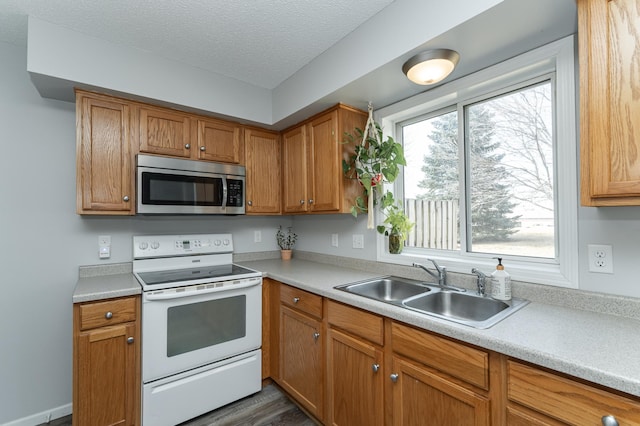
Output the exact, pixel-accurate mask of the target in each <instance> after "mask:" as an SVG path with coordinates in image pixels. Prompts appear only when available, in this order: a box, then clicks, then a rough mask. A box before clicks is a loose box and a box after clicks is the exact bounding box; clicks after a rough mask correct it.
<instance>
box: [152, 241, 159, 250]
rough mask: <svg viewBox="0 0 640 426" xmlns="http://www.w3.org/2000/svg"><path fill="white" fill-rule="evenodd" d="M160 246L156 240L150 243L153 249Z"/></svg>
mask: <svg viewBox="0 0 640 426" xmlns="http://www.w3.org/2000/svg"><path fill="white" fill-rule="evenodd" d="M159 247H160V243H159V242H157V241H154V242H152V243H151V248H152V249H154V250H157V249H158V248H159Z"/></svg>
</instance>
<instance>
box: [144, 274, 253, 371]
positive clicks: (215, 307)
mask: <svg viewBox="0 0 640 426" xmlns="http://www.w3.org/2000/svg"><path fill="white" fill-rule="evenodd" d="M242 285H245V286H246V287H243V288H238V287H232V289H227V288H224V289H218V288H209V286H199V287H200V288H202V290H196V291H184V292H180V291H175V289H173V290H171V289H170V290H168V291H163V292H147V293H143V304H142V379H143V382H144V383H148V382H151V381H153V380H157V379H160V378H163V377H167V376H169V375H172V374H176V373H179V372H182V371H185V370H189V369H192V368H196V367H200V366H203V365H207V364H210V363H213V362H215V361H219V360H222V359H225V358H229V357H231V356H234V355H238V354H242V353H245V352H248V351H251V350H254V349H258V348H259V347H260V345H261V340H262V278H255V279H251V280H246V281H245V283H243V284H242ZM219 290H222V291H219Z"/></svg>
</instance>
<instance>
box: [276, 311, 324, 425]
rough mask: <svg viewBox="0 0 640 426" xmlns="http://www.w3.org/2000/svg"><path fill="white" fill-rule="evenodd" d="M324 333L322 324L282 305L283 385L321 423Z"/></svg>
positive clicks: (281, 360) (281, 362) (281, 353)
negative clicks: (321, 333)
mask: <svg viewBox="0 0 640 426" xmlns="http://www.w3.org/2000/svg"><path fill="white" fill-rule="evenodd" d="M320 330H321V323H320V321H317V320H314V319H312V318H310V317H308V316H306V315H303V314H301V313H299V312H297V311H295V310H293V309H289V308H288V307H286V306H284V305H281V307H280V385H281V386H282V387H283V388H284V389H285V390H286V391H287V392H289V393H290V394H291V395H292V396H293V397H294V398H295V399H296V401H298V402H299V403H300V404H302V405H303V406H304V407H305V408H306V409H307V410H309V412H310V413H311V414H313V415H314V416H315V417H316V418H318V419H320V420H321V419H322V404H323V395H322V394H323V390H324V387H323V375H322V367H323V364H322V361H323V358H322V353H323V350H324V345H323V343H322V342H323V339H322V336H320Z"/></svg>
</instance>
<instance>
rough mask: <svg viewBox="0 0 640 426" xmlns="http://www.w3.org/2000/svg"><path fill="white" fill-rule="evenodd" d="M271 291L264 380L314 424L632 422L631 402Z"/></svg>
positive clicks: (287, 290) (637, 411) (318, 301)
mask: <svg viewBox="0 0 640 426" xmlns="http://www.w3.org/2000/svg"><path fill="white" fill-rule="evenodd" d="M271 284H272V285H273V287H272V288H273V289H276V288H277V289H279V290H280V293H279V302H280V303H279V305H277V306H276V305H272V306H276V308H275V309H274V311H278V312H277V314H276V313H275V312H272V315H273V316H272V320H271V321H270V324H271V325H272V328H273V325H275V324H277V327H278V328H279V329H278V330H271V332H270V333H271V334H272V335H274V334H276V335H277V334H278V333H279V335H280V338H279V344H278V345H277V346H278V350H279V353H277V352H272V353H275V355H273V356H275V357H277V358H278V359H279V364H278V365H279V370H280V371H279V373H278V372H277V371H274V375H273V376H272V377H273V378H274V379H275V380H276V381H277V382H278V383H279V384H280V385H281V386H282V387H283V388H284V389H285V390H286V391H287V392H288V393H289V395H290V396H292V397H293V398H294V399H295V400H296V401H297V402H298V404H300V405H301V406H302V407H303V408H305V409H306V410H307V411H308V412H309V413H310V414H311V415H313V416H314V417H316V419H317V420H319V421H321V422H323V423H322V424H326V425H332V426H334V425H335V426H342V425H355V426H359V425H366V426H370V425H374V426H376V425H394V426H400V425H403V426H411V425H415V426H430V425H433V426H465V425H469V426H489V425H493V426H503V425H508V426H543V425H545V426H562V425H573V426H582V425H594V426H595V425H613V424H616V423H613V422H611V423H604V422H603V417H606V416H611V417H610V419H611V420H613V419H615V421H617V424H619V425H620V426H624V425H634V426H635V425H640V398H638V397H635V396H632V395H627V394H623V393H621V392H616V391H613V390H610V389H607V388H604V387H601V386H598V385H594V384H591V383H588V382H586V381H583V380H579V379H575V378H572V377H569V376H566V375H564V374H561V373H556V372H553V371H550V370H546V369H543V368H540V367H537V366H535V365H531V364H527V363H524V362H521V361H519V360H515V359H511V358H509V357H507V356H506V355H503V354H499V353H496V352H492V351H488V350H485V349H483V348H479V347H476V346H473V345H469V344H466V343H463V342H459V341H457V340H455V339H452V338H448V337H445V336H441V335H438V334H436V333H432V332H428V331H425V330H422V329H419V328H416V327H414V326H410V325H407V324H404V323H401V322H398V321H395V320H391V319H389V318H385V317H382V316H380V315H377V314H373V313H371V312H367V311H364V310H361V309H358V308H355V307H352V306H349V305H345V304H342V303H338V302H335V301H333V300H330V299H323V298H322V297H320V296H318V295H315V294H312V293H309V292H306V291H303V290H300V289H297V288H294V287H291V286H288V285H284V284H281V283H279V282H277V281H272V282H271ZM271 294H272V295H273V294H276V293H274V292H272V293H271ZM276 315H277V316H276ZM273 318H278V319H279V322H274V320H273ZM323 330H326V336H323V335H322V333H323ZM315 336H317V338H316V337H315ZM325 360H326V361H325ZM271 365H272V366H273V365H274V364H273V363H272V364H271Z"/></svg>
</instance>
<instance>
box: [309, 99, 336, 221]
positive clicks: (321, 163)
mask: <svg viewBox="0 0 640 426" xmlns="http://www.w3.org/2000/svg"><path fill="white" fill-rule="evenodd" d="M337 133H338V112H337V111H332V112H330V113H328V114H325V115H323V116H320V117H318V118H316V119H315V120H313V121H312V122H311V123H310V124H309V135H308V139H309V153H308V155H309V164H310V167H311V170H310V173H309V194H310V199H309V209H310V211H313V212H331V211H337V210H339V209H340V200H341V197H342V157H341V153H342V147H341V145H340V142H339V141H338V137H337Z"/></svg>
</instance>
